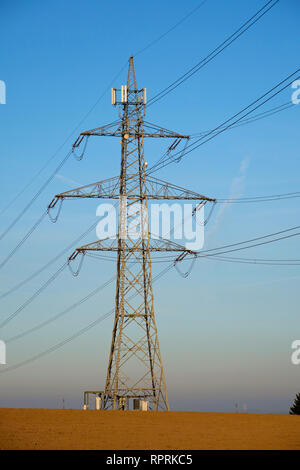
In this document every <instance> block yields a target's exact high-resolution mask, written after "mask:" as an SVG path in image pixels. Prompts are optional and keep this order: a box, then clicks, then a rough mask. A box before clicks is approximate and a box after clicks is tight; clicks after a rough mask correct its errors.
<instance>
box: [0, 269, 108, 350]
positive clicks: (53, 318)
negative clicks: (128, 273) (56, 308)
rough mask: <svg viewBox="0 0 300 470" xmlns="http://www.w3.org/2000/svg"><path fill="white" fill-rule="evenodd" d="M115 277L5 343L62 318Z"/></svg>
mask: <svg viewBox="0 0 300 470" xmlns="http://www.w3.org/2000/svg"><path fill="white" fill-rule="evenodd" d="M115 279H116V276H113V277H112V278H111V279H109V280H108V281H106V282H105V283H104V284H101V285H100V286H98V287H97V288H96V289H94V290H92V291H91V292H90V293H89V294H87V295H86V296H85V297H83V298H81V299H80V300H78V301H77V302H75V303H74V304H72V305H71V306H70V307H68V308H66V309H64V310H63V311H62V312H60V313H58V314H57V315H55V316H54V317H51V318H49V319H48V320H45V321H44V322H41V323H39V324H38V325H36V326H34V327H32V328H29V329H28V330H25V331H23V332H22V333H19V334H18V335H15V336H12V337H11V338H8V339H7V340H5V343H6V344H8V343H12V342H14V341H16V340H18V339H21V338H24V336H27V335H29V334H31V333H33V332H35V331H37V330H40V329H41V328H44V326H47V325H49V324H50V323H52V322H54V321H56V320H58V318H61V317H62V316H63V315H65V314H66V313H69V312H71V311H72V310H74V309H75V308H77V307H79V306H80V305H82V304H83V303H84V302H86V301H87V300H89V299H91V298H92V297H93V296H94V295H96V294H98V293H99V292H100V291H101V290H103V289H104V288H105V287H107V286H108V285H109V284H111V283H112V282H113V281H114V280H115Z"/></svg>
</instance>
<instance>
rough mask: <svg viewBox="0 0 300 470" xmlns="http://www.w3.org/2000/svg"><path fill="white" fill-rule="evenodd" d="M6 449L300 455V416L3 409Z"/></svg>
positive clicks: (0, 436) (1, 435)
mask: <svg viewBox="0 0 300 470" xmlns="http://www.w3.org/2000/svg"><path fill="white" fill-rule="evenodd" d="M0 449H2V450H3V449H96V450H98V449H105V450H113V449H120V450H123V449H130V450H140V449H150V450H162V449H164V450H168V449H172V450H177V449H179V450H180V449H182V450H185V449H187V450H189V449H234V450H236V449H251V450H252V449H294V450H295V449H300V416H289V415H272V414H269V415H263V414H260V415H259V414H247V413H198V412H177V411H171V412H143V411H94V410H90V411H83V410H52V409H9V408H2V409H0Z"/></svg>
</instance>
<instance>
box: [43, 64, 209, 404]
mask: <svg viewBox="0 0 300 470" xmlns="http://www.w3.org/2000/svg"><path fill="white" fill-rule="evenodd" d="M118 91H119V90H118ZM120 91H121V99H120V100H119V101H118V99H117V93H116V92H117V90H115V89H114V90H113V104H117V105H119V106H120V110H121V116H120V121H117V122H115V123H112V124H109V125H107V126H103V127H99V128H96V129H92V130H90V131H85V132H82V133H81V134H80V136H79V137H78V139H77V140H76V142H75V144H74V146H73V149H74V148H76V147H78V146H79V144H80V143H81V142H82V140H83V139H84V138H89V136H91V135H95V136H110V137H119V138H121V141H120V143H121V168H120V176H119V177H114V178H110V179H109V180H104V181H100V182H97V183H93V184H92V185H87V186H83V187H81V188H77V189H74V190H71V191H67V192H65V193H60V194H57V195H56V196H55V198H54V199H53V200H52V202H51V203H50V205H49V209H51V208H53V207H54V206H55V204H56V203H57V202H58V201H59V200H60V201H62V200H63V199H68V198H74V197H75V198H77V197H78V198H80V197H87V198H106V199H110V198H111V199H114V198H115V199H119V225H118V233H117V234H116V237H114V238H113V239H111V238H107V239H104V240H100V241H97V242H94V243H90V244H88V245H85V246H82V247H80V248H77V249H76V250H75V252H74V253H73V254H72V255H71V257H70V258H69V260H72V259H74V258H75V257H76V256H77V255H78V254H79V253H82V254H85V253H86V252H88V251H114V252H115V253H116V254H117V279H116V293H115V316H114V324H113V332H112V341H111V347H110V353H109V360H108V367H107V374H106V382H105V390H104V392H101V394H102V395H101V396H103V407H104V408H106V409H108V408H112V409H122V408H124V406H125V407H126V405H125V403H126V400H128V399H129V398H140V399H144V400H147V401H148V404H149V409H153V410H169V402H168V396H167V389H166V381H165V374H164V369H163V363H162V358H161V352H160V346H159V340H158V333H157V326H156V321H155V315H154V301H153V288H152V266H151V252H161V251H174V252H178V253H183V254H185V253H187V252H188V251H189V250H186V249H185V247H182V246H180V245H178V244H176V243H174V242H171V241H169V240H168V241H167V240H163V239H160V238H158V237H155V239H154V240H152V239H151V234H150V232H149V226H148V219H147V214H148V200H149V199H179V200H183V199H185V200H197V201H200V203H201V204H203V205H204V204H206V202H215V200H214V199H210V198H207V197H205V196H203V195H201V194H198V193H195V192H192V191H189V190H187V189H184V188H181V187H179V186H176V185H172V184H170V183H167V182H165V181H161V180H158V179H155V178H153V177H151V178H150V177H148V176H147V165H146V162H145V157H144V137H155V138H157V137H163V138H167V137H169V138H173V139H175V141H174V144H172V146H173V147H174V145H176V144H177V143H178V140H179V139H186V138H188V136H184V135H181V134H178V133H176V132H172V131H169V130H167V129H164V128H162V127H160V126H156V125H154V124H150V123H147V124H146V127H147V130H146V132H144V115H145V107H146V91H145V89H139V88H138V86H137V81H136V75H135V69H134V62H133V58H132V57H131V58H130V59H129V69H128V77H127V85H126V86H122V88H121V90H120ZM172 146H171V147H172ZM137 213H138V214H139V217H137ZM137 226H139V227H140V233H141V234H142V236H138V237H136V229H137ZM86 393H87V392H86ZM91 393H98V392H91Z"/></svg>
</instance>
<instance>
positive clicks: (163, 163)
mask: <svg viewBox="0 0 300 470" xmlns="http://www.w3.org/2000/svg"><path fill="white" fill-rule="evenodd" d="M299 71H300V68H298V69H297V70H296V71H295V72H293V73H291V74H290V75H288V76H287V77H286V78H284V79H283V80H281V81H280V82H279V83H277V84H276V85H275V86H273V87H272V88H271V89H270V90H268V91H267V92H265V93H264V94H263V95H262V96H260V97H259V98H257V99H256V100H254V101H252V103H250V104H249V105H248V106H246V107H245V108H243V109H242V110H241V111H239V112H237V113H235V114H234V115H233V116H232V117H230V118H229V119H227V120H226V121H224V122H222V123H221V124H220V125H219V126H217V127H215V128H214V129H212V130H211V131H210V132H208V133H207V134H206V135H204V136H202V137H200V138H199V139H197V140H196V141H195V142H193V143H192V144H190V145H188V146H187V147H186V149H185V151H184V154H182V151H177V152H176V153H175V154H173V155H169V156H168V157H167V158H165V159H164V160H163V161H161V159H160V160H159V161H158V162H157V163H155V164H154V165H153V166H152V167H151V168H150V169H149V171H148V173H147V175H150V174H151V173H153V172H155V171H158V170H159V169H161V168H163V167H165V166H166V165H169V164H170V163H173V162H174V161H178V160H181V159H182V158H183V157H185V156H186V155H188V154H189V153H191V152H193V151H194V150H195V149H196V148H198V147H200V146H202V145H204V144H205V143H207V142H209V141H210V140H212V139H214V138H215V137H216V136H217V135H219V134H221V133H223V132H225V131H226V130H227V129H229V128H231V127H232V126H234V125H235V124H236V123H238V122H240V121H241V120H242V119H244V118H245V117H246V116H248V115H249V114H251V113H253V112H254V111H255V110H256V109H258V108H260V107H261V106H263V105H264V104H265V103H267V102H268V101H270V100H271V99H273V98H274V97H275V96H277V95H278V94H279V93H281V92H282V91H284V90H285V89H286V88H287V87H289V86H290V85H291V84H292V83H293V82H294V80H297V79H298V78H300V75H299V76H298V77H294V75H296V74H297V73H298V72H299ZM292 77H294V78H293V79H292V80H291V81H290V82H288V83H287V84H286V85H284V86H283V87H282V88H280V89H279V90H277V91H275V90H276V89H277V88H278V87H280V86H281V85H282V84H283V83H285V82H286V81H287V80H289V79H290V78H292ZM272 92H274V93H273V94H272V95H271V96H269V97H267V96H268V95H269V94H270V93H272ZM266 97H267V98H266ZM264 98H265V99H264ZM263 99H264V101H262V102H260V101H261V100H263ZM259 102H260V103H259ZM257 103H258V104H257ZM254 105H256V106H255V107H254V108H253V109H250V110H249V108H252V107H253V106H254ZM247 110H249V111H247ZM245 111H247V112H246V113H245ZM242 113H245V114H244V115H243V116H241V117H239V118H238V119H236V120H235V121H233V122H232V123H230V121H232V120H233V119H235V118H236V117H238V116H240V115H241V114H242ZM228 123H229V124H228ZM209 136H210V137H209ZM197 144H198V145H197ZM178 155H180V158H179V157H178ZM175 157H177V158H175Z"/></svg>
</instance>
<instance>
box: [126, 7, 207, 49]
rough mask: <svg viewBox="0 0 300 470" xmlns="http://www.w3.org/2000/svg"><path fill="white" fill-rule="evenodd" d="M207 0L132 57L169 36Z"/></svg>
mask: <svg viewBox="0 0 300 470" xmlns="http://www.w3.org/2000/svg"><path fill="white" fill-rule="evenodd" d="M206 2H207V0H203V2H201V3H200V4H199V5H198V6H196V7H195V8H194V9H193V10H191V11H190V12H189V13H188V14H187V15H185V16H184V17H183V18H182V19H181V20H179V21H178V22H177V23H176V24H175V25H174V26H172V27H171V28H170V29H168V30H167V31H166V32H165V33H163V34H161V35H160V36H158V37H157V38H156V39H154V40H153V41H151V42H150V43H149V44H147V46H145V47H143V48H142V49H140V50H139V51H138V52H136V53H135V54H133V56H132V57H136V56H137V55H139V54H142V52H145V51H146V50H147V49H149V48H150V47H152V46H154V44H156V43H158V42H159V41H160V40H161V39H163V38H164V37H165V36H167V35H168V34H169V33H171V32H172V31H174V29H175V28H177V27H178V26H180V25H181V24H182V23H183V22H184V21H185V20H187V19H188V18H189V17H190V16H192V15H193V14H194V13H196V11H198V10H199V8H201V7H202V6H203V5H204V4H205V3H206Z"/></svg>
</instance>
